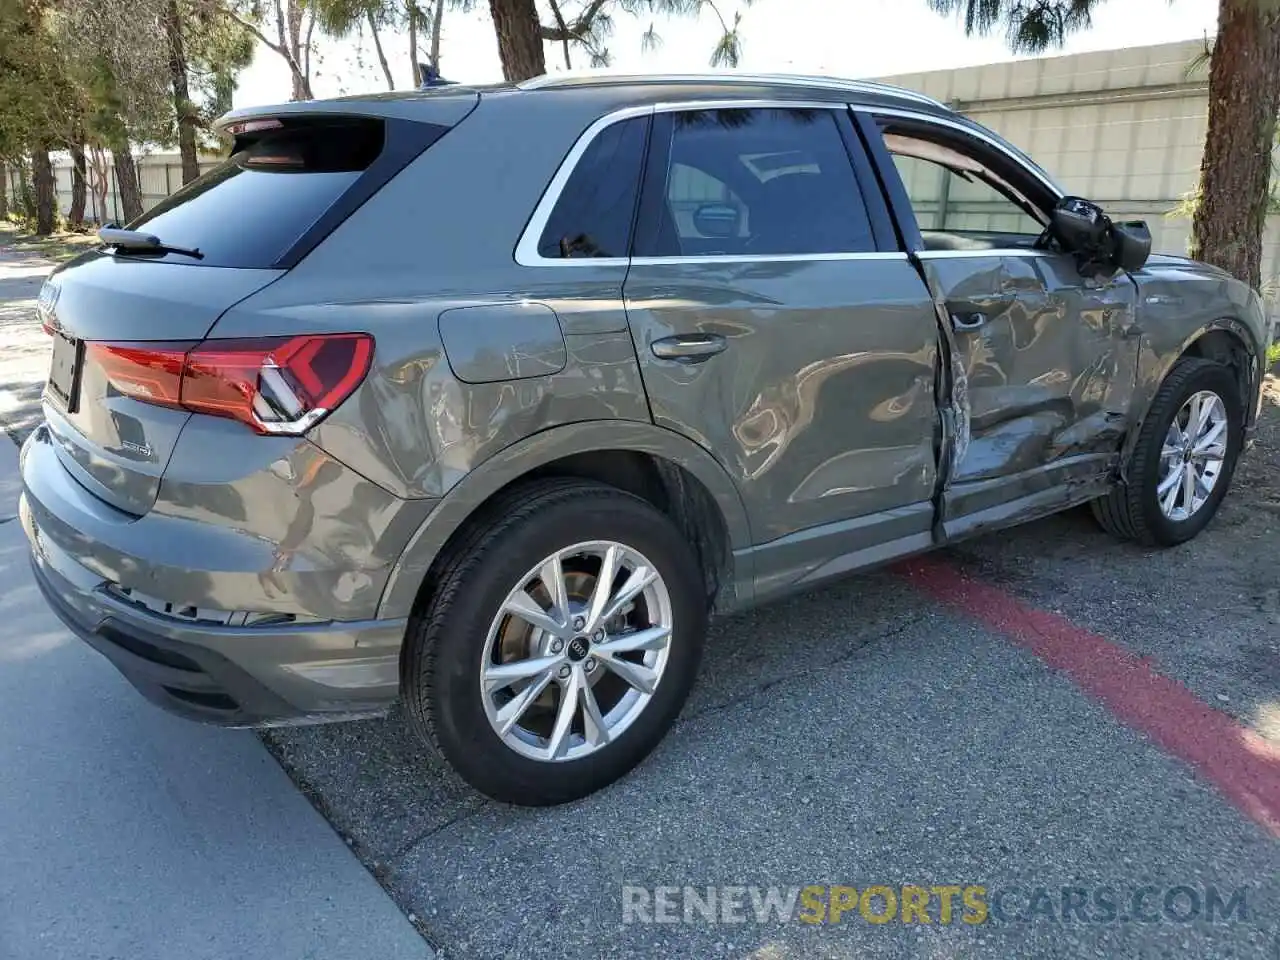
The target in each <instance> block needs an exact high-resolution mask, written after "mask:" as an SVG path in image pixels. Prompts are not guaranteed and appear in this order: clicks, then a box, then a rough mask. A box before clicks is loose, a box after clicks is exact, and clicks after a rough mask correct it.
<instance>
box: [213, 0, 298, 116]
mask: <svg viewBox="0 0 1280 960" xmlns="http://www.w3.org/2000/svg"><path fill="white" fill-rule="evenodd" d="M196 2H197V3H198V4H199V8H200V9H201V10H202V11H205V12H208V13H215V14H217V15H220V16H223V17H225V18H227V19H228V20H230V21H232V22H233V23H235V24H237V25H238V26H240V28H241V29H243V30H245V31H246V32H248V33H249V34H250V35H251V36H253V37H254V38H255V39H256V40H258V41H259V42H260V43H262V44H263V46H265V47H266V48H267V49H268V50H270V51H271V52H272V53H275V54H276V55H277V56H279V57H280V58H281V59H283V60H284V62H285V64H286V65H287V66H288V67H289V73H290V75H291V76H292V77H293V97H292V98H293V99H294V100H313V99H315V98H314V96H313V94H312V92H311V52H312V46H311V39H312V35H313V34H314V33H315V28H316V17H315V10H314V9H313V6H314V5H313V4H311V3H309V2H308V0H196ZM268 21H269V22H270V23H271V25H272V26H271V27H267V26H266V24H267V22H268ZM264 27H265V28H266V29H272V28H274V31H275V39H274V40H271V39H269V38H268V37H267V34H266V32H265V30H264Z"/></svg>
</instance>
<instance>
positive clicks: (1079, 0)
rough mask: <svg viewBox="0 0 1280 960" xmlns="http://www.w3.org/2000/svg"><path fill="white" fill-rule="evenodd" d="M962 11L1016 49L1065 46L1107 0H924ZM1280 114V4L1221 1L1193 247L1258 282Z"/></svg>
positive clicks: (967, 21) (969, 29)
mask: <svg viewBox="0 0 1280 960" xmlns="http://www.w3.org/2000/svg"><path fill="white" fill-rule="evenodd" d="M928 2H929V5H930V6H931V7H932V8H933V9H934V10H936V11H938V12H939V13H944V14H951V15H958V16H959V17H960V18H961V19H962V20H963V22H964V30H965V33H966V34H975V33H976V34H982V35H985V34H989V33H992V32H994V31H996V30H1003V31H1004V33H1005V39H1006V41H1007V42H1008V44H1009V47H1010V49H1012V50H1013V51H1014V52H1022V53H1040V52H1042V51H1044V50H1046V49H1048V48H1050V47H1059V46H1061V45H1062V43H1063V41H1064V40H1065V39H1066V38H1067V36H1068V35H1069V34H1071V33H1074V32H1075V31H1077V30H1083V29H1086V28H1087V27H1089V25H1090V22H1091V15H1092V12H1093V10H1094V9H1095V8H1096V6H1097V5H1098V4H1100V3H1102V2H1103V0H928ZM1277 112H1280V4H1276V3H1275V2H1273V0H1218V36H1217V40H1216V41H1215V44H1214V49H1213V54H1212V59H1211V61H1210V69H1209V132H1208V137H1207V139H1206V141H1205V149H1204V157H1203V159H1202V161H1201V165H1200V191H1199V202H1198V203H1197V204H1196V207H1195V213H1194V217H1193V220H1192V226H1191V254H1192V255H1193V256H1195V257H1198V258H1200V259H1202V260H1205V261H1207V262H1209V263H1212V264H1215V265H1217V266H1219V267H1222V268H1223V269H1224V270H1227V271H1229V272H1230V273H1232V274H1233V275H1235V276H1236V277H1239V278H1240V279H1241V280H1244V281H1245V282H1247V283H1248V284H1249V285H1250V286H1252V287H1254V288H1255V289H1256V288H1258V287H1259V285H1260V284H1261V281H1262V234H1263V230H1264V228H1265V226H1266V216H1267V209H1268V206H1269V200H1270V182H1271V147H1272V143H1273V141H1274V139H1275V132H1276V114H1277Z"/></svg>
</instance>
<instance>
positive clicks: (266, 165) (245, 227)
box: [129, 120, 384, 267]
mask: <svg viewBox="0 0 1280 960" xmlns="http://www.w3.org/2000/svg"><path fill="white" fill-rule="evenodd" d="M383 141H384V128H383V124H382V122H381V121H377V120H353V121H349V122H330V123H324V124H312V125H308V126H304V127H298V128H294V129H286V130H280V131H277V132H272V133H268V134H267V135H265V136H263V137H262V138H261V139H259V140H256V141H255V142H253V143H251V144H250V145H249V146H247V147H246V148H245V149H243V150H241V151H239V152H237V153H234V154H232V156H231V157H229V158H228V159H227V160H225V161H223V162H222V163H220V164H219V165H218V166H216V167H214V168H213V169H212V170H210V171H209V172H208V173H206V174H205V175H204V176H202V177H200V178H199V179H198V180H194V181H192V182H191V183H189V184H187V185H186V186H185V187H183V188H182V189H181V190H179V191H177V192H176V193H174V194H173V195H172V196H170V197H167V198H166V199H164V200H162V201H161V202H160V203H158V204H156V205H155V206H154V207H152V208H151V209H150V210H148V211H147V212H146V213H144V214H143V215H142V216H141V217H139V218H138V219H137V220H135V221H133V222H132V223H130V224H129V226H130V227H131V228H133V229H143V228H145V232H147V233H152V234H155V235H156V236H158V237H159V238H160V239H161V240H162V241H164V242H165V243H166V244H170V245H172V246H178V247H189V248H195V249H199V250H200V252H201V253H203V254H204V259H202V260H191V259H183V260H182V261H181V262H182V263H187V264H199V265H202V266H211V267H270V266H272V265H273V264H274V263H275V262H276V261H277V260H278V259H279V258H280V257H281V256H283V255H284V253H285V252H286V251H288V249H289V248H290V247H292V246H293V245H294V244H295V243H296V242H297V241H298V240H299V239H300V238H301V237H302V235H303V234H304V233H306V232H307V230H308V228H310V227H311V225H312V224H314V223H315V222H316V221H317V220H318V219H319V218H320V217H321V216H322V215H323V214H324V212H325V211H326V210H328V209H329V208H330V207H331V206H332V205H333V204H334V203H335V202H336V201H337V200H338V199H339V198H341V197H342V196H343V194H345V193H346V192H347V191H348V190H350V189H351V187H352V186H353V185H354V184H355V182H356V181H357V180H358V179H359V178H360V176H361V174H362V173H363V172H364V171H365V170H366V169H367V168H368V167H369V165H370V164H372V163H373V162H374V161H375V160H376V159H377V158H378V156H379V154H380V153H381V152H382V148H383Z"/></svg>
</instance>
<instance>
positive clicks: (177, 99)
mask: <svg viewBox="0 0 1280 960" xmlns="http://www.w3.org/2000/svg"><path fill="white" fill-rule="evenodd" d="M161 20H162V22H163V23H164V33H165V41H166V46H167V48H168V54H169V83H170V84H171V85H172V88H173V115H174V120H175V122H176V125H177V128H178V153H179V155H180V156H181V157H182V182H183V183H190V182H191V181H192V180H194V179H195V178H196V177H198V176H200V154H199V153H198V152H197V148H196V131H197V129H198V128H199V125H200V114H199V111H198V110H197V109H196V105H195V104H194V103H193V102H192V101H191V78H190V71H189V68H188V64H187V43H186V37H185V36H184V33H185V29H184V25H183V16H182V10H181V9H180V8H179V6H178V0H167V2H166V3H165V5H164V10H163V12H162V15H161Z"/></svg>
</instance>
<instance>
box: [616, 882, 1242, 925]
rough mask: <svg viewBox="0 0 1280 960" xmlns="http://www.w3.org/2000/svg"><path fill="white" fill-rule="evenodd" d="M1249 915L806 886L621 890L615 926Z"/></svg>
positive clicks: (1090, 896) (1188, 897)
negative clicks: (619, 913)
mask: <svg viewBox="0 0 1280 960" xmlns="http://www.w3.org/2000/svg"><path fill="white" fill-rule="evenodd" d="M1247 919H1248V900H1247V895H1246V890H1245V889H1244V888H1235V889H1233V890H1227V891H1221V890H1219V889H1218V888H1217V887H1213V886H1208V887H1198V886H1188V885H1185V884H1176V885H1171V886H1163V887H1162V886H1154V885H1150V884H1144V885H1136V886H1127V887H1116V886H1096V887H1086V886H1059V887H1048V886H1031V885H1028V886H1025V887H1017V886H1006V887H998V888H988V887H986V886H985V885H983V884H975V883H969V884H930V885H924V884H898V885H888V884H871V885H870V886H863V887H855V886H851V885H845V884H808V885H806V886H794V887H779V886H769V887H758V886H707V887H694V886H682V887H677V886H656V887H642V886H624V887H623V888H622V922H623V923H671V924H674V923H685V924H721V923H723V924H733V923H792V922H799V923H807V924H822V925H831V924H839V923H848V922H862V923H870V924H876V925H879V924H887V923H903V924H937V925H941V926H948V925H951V924H968V925H971V926H975V925H977V924H983V923H991V922H995V923H1066V924H1071V923H1097V924H1108V923H1129V922H1134V923H1191V922H1192V921H1197V920H1198V921H1205V922H1209V923H1224V922H1234V921H1244V920H1247Z"/></svg>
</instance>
